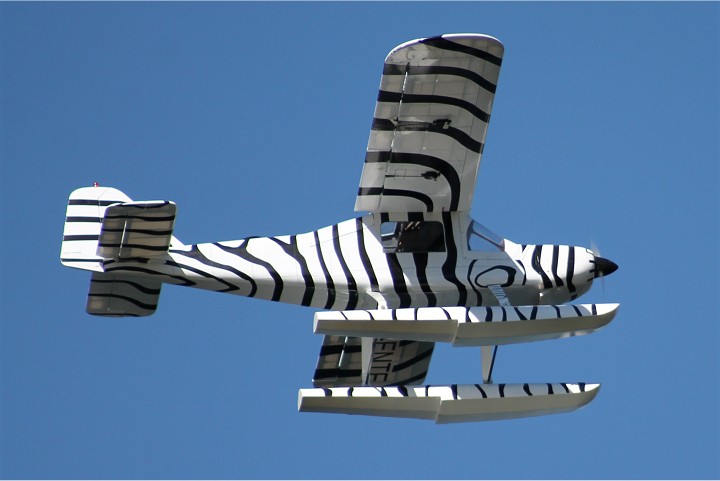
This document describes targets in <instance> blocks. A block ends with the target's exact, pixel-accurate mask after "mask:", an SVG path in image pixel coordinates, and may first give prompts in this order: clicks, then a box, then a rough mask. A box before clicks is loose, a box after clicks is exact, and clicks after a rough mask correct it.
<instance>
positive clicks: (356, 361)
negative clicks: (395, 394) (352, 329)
mask: <svg viewBox="0 0 720 481" xmlns="http://www.w3.org/2000/svg"><path fill="white" fill-rule="evenodd" d="M368 340H370V341H372V345H371V346H370V345H369V346H368V348H370V349H369V350H370V351H371V353H372V354H371V357H370V358H369V359H368V360H367V362H368V366H367V367H366V372H365V373H363V365H362V364H363V355H362V339H361V338H359V337H345V336H324V337H323V344H322V347H321V348H320V357H319V358H318V364H317V368H316V369H315V375H314V376H313V385H314V386H315V387H335V386H360V385H362V384H364V383H363V382H362V378H363V374H364V375H365V377H366V379H367V385H369V386H395V385H401V384H422V382H423V381H424V380H425V376H426V375H427V371H428V367H429V366H430V358H431V357H432V353H433V349H434V348H435V343H433V342H417V341H398V340H391V339H370V338H368Z"/></svg>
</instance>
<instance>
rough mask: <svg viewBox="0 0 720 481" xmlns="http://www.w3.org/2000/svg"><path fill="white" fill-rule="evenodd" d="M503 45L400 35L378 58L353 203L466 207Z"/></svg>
mask: <svg viewBox="0 0 720 481" xmlns="http://www.w3.org/2000/svg"><path fill="white" fill-rule="evenodd" d="M502 55H503V46H502V44H501V43H500V42H498V41H497V40H495V39H494V38H492V37H487V36H484V35H446V36H442V37H434V38H428V39H421V40H416V41H412V42H408V43H405V44H403V45H400V46H399V47H397V48H396V49H394V50H393V51H392V52H390V54H389V55H388V56H387V58H386V59H385V66H384V68H383V75H382V78H381V81H380V92H379V94H378V98H377V104H376V107H375V114H374V118H373V122H372V129H371V133H370V139H369V141H368V146H367V154H366V157H365V166H364V169H363V173H362V177H361V180H360V188H359V190H358V197H357V201H356V204H355V210H357V211H371V212H413V211H418V212H441V211H469V210H470V204H471V201H472V195H473V191H474V189H475V183H476V176H477V171H478V167H479V162H480V156H481V155H482V151H483V146H484V142H485V135H486V133H487V127H488V122H489V121H490V112H491V110H492V104H493V99H494V95H495V90H496V86H497V81H498V76H499V73H500V65H501V63H502Z"/></svg>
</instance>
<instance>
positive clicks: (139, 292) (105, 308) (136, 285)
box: [86, 272, 162, 317]
mask: <svg viewBox="0 0 720 481" xmlns="http://www.w3.org/2000/svg"><path fill="white" fill-rule="evenodd" d="M161 286H162V283H161V282H159V281H152V280H148V279H137V278H134V277H131V276H128V275H124V274H107V273H104V272H93V275H92V278H91V279H90V291H89V292H88V299H87V307H86V310H87V312H88V314H93V315H95V316H111V317H122V316H132V317H142V316H149V315H150V314H152V313H154V312H155V309H157V304H158V299H159V298H160V288H161Z"/></svg>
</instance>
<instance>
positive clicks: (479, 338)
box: [315, 304, 619, 346]
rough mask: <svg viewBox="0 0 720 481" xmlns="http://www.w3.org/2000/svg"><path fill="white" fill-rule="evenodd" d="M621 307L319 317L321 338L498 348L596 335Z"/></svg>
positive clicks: (328, 314) (386, 311)
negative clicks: (505, 345)
mask: <svg viewBox="0 0 720 481" xmlns="http://www.w3.org/2000/svg"><path fill="white" fill-rule="evenodd" d="M618 308H619V304H578V305H559V306H517V307H502V306H493V307H424V308H417V309H414V308H405V309H377V310H355V311H328V312H318V313H317V314H315V333H317V334H325V335H334V336H355V337H377V338H387V339H409V340H413V341H426V342H449V343H452V344H453V345H455V346H496V345H501V344H514V343H521V342H533V341H543V340H547V339H559V338H564V337H571V336H580V335H584V334H590V333H592V332H594V331H596V330H597V329H600V328H601V327H603V326H605V325H607V324H608V323H609V322H610V321H611V320H612V319H613V317H615V314H616V312H617V310H618Z"/></svg>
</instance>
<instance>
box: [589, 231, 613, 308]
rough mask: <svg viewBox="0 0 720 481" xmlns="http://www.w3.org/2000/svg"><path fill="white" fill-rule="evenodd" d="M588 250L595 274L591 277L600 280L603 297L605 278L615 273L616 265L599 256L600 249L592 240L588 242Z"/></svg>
mask: <svg viewBox="0 0 720 481" xmlns="http://www.w3.org/2000/svg"><path fill="white" fill-rule="evenodd" d="M590 250H591V251H592V253H593V256H594V257H595V272H594V274H593V277H594V278H595V279H597V278H598V277H601V278H602V280H601V282H602V291H603V295H605V276H609V275H610V274H612V273H613V272H615V271H616V270H617V269H618V265H617V264H615V263H614V262H613V261H611V260H610V259H607V258H605V257H603V256H602V255H601V254H600V249H599V248H598V246H597V244H596V243H595V240H594V239H591V240H590Z"/></svg>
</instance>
